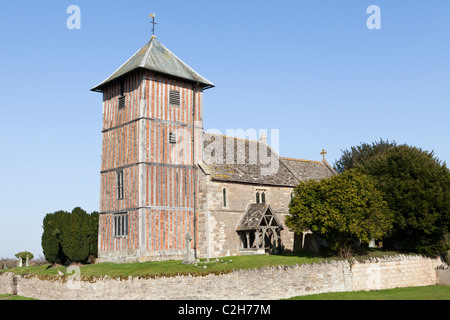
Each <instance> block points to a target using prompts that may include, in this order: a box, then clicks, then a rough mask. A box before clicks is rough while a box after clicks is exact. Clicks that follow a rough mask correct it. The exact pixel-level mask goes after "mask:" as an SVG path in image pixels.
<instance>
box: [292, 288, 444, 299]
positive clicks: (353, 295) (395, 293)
mask: <svg viewBox="0 0 450 320" xmlns="http://www.w3.org/2000/svg"><path fill="white" fill-rule="evenodd" d="M287 300H450V286H442V285H434V286H424V287H408V288H395V289H387V290H373V291H356V292H330V293H321V294H313V295H308V296H298V297H292V298H290V299H287Z"/></svg>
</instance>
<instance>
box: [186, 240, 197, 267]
mask: <svg viewBox="0 0 450 320" xmlns="http://www.w3.org/2000/svg"><path fill="white" fill-rule="evenodd" d="M191 241H192V237H191V235H190V234H189V233H188V234H187V235H186V253H185V254H184V259H183V264H192V263H196V262H197V261H196V260H195V256H194V252H193V251H192V250H191Z"/></svg>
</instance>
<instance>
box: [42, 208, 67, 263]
mask: <svg viewBox="0 0 450 320" xmlns="http://www.w3.org/2000/svg"><path fill="white" fill-rule="evenodd" d="M68 216H69V213H68V212H66V211H62V210H61V211H56V212H54V213H48V214H47V215H46V216H45V218H44V221H43V225H42V228H43V229H44V232H43V233H42V238H41V246H42V251H43V253H44V256H45V259H46V260H47V261H48V262H50V263H52V264H55V263H61V264H64V263H65V262H66V260H67V258H66V256H65V255H64V253H63V250H62V245H61V234H62V226H63V225H64V224H65V223H66V221H67V219H68Z"/></svg>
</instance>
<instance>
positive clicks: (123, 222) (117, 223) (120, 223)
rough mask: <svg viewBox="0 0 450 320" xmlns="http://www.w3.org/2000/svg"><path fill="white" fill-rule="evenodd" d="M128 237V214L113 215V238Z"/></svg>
mask: <svg viewBox="0 0 450 320" xmlns="http://www.w3.org/2000/svg"><path fill="white" fill-rule="evenodd" d="M127 235H128V213H118V214H114V236H115V237H125V236H127Z"/></svg>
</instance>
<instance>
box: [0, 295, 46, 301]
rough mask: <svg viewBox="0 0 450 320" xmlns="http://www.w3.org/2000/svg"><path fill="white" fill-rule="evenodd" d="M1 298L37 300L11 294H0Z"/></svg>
mask: <svg viewBox="0 0 450 320" xmlns="http://www.w3.org/2000/svg"><path fill="white" fill-rule="evenodd" d="M1 300H37V299H33V298H27V297H22V296H13V295H12V294H0V301H1Z"/></svg>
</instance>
